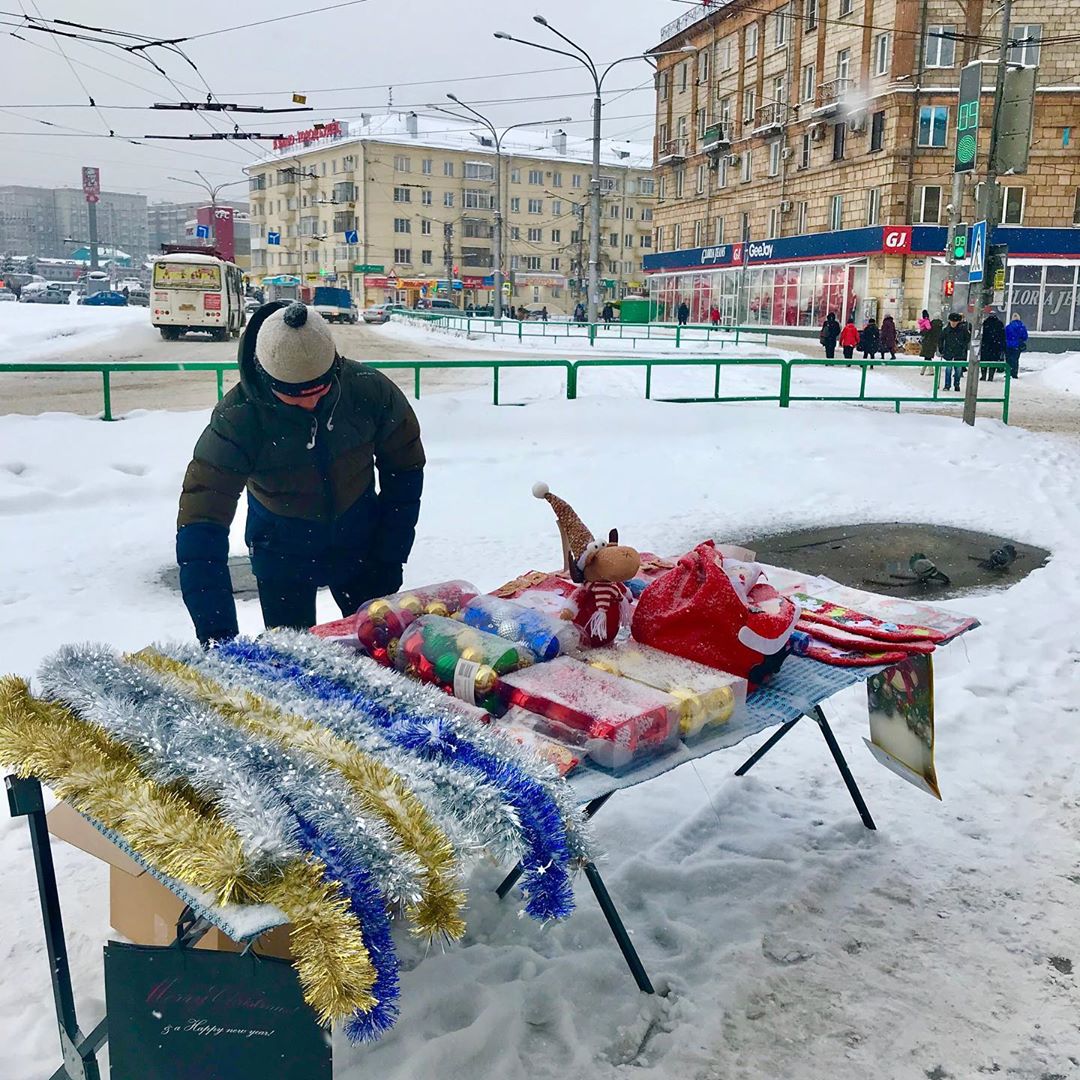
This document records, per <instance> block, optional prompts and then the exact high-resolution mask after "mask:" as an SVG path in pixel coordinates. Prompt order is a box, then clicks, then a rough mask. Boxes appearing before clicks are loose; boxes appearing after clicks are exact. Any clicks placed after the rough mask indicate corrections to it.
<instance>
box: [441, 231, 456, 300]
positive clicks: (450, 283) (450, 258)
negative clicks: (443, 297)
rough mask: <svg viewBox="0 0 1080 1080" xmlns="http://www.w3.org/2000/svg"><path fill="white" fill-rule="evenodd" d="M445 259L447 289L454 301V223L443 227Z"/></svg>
mask: <svg viewBox="0 0 1080 1080" xmlns="http://www.w3.org/2000/svg"><path fill="white" fill-rule="evenodd" d="M443 258H444V259H445V260H446V288H447V290H448V293H449V299H450V301H451V302H453V299H454V223H453V222H452V221H448V222H446V224H445V225H443Z"/></svg>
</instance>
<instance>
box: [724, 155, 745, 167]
mask: <svg viewBox="0 0 1080 1080" xmlns="http://www.w3.org/2000/svg"><path fill="white" fill-rule="evenodd" d="M727 161H728V164H729V165H730V166H731V167H732V168H734V167H735V166H736V165H738V164H739V162H741V161H742V156H741V155H739V154H728V159H727Z"/></svg>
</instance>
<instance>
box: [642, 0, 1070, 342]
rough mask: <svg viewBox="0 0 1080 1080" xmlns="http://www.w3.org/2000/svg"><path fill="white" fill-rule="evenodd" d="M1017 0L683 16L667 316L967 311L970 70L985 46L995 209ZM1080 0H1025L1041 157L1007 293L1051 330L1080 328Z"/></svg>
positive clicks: (874, 0) (1005, 231) (666, 122)
mask: <svg viewBox="0 0 1080 1080" xmlns="http://www.w3.org/2000/svg"><path fill="white" fill-rule="evenodd" d="M999 19H1000V9H999V8H995V6H994V5H992V4H991V3H989V2H988V0H969V2H968V3H966V4H961V3H959V2H958V0H786V2H780V0H764V2H760V0H755V2H753V3H751V2H750V0H728V2H721V0H706V3H705V4H703V5H699V6H695V7H694V8H692V9H690V10H689V11H687V12H685V13H684V14H683V15H682V16H680V17H679V18H678V19H676V20H675V21H674V22H672V23H670V24H668V26H666V27H664V28H663V30H662V31H661V34H660V39H661V40H660V42H659V44H658V45H657V51H668V50H672V49H680V48H683V47H685V46H687V45H690V46H693V48H694V49H695V50H696V51H695V52H694V53H693V54H688V55H687V57H686V58H685V59H684V58H681V57H678V56H658V58H657V59H658V62H659V65H660V71H659V74H658V81H657V101H656V109H657V135H656V147H655V150H656V165H657V170H656V177H657V196H658V202H657V211H656V229H655V237H654V246H655V251H654V253H652V254H651V255H650V256H649V257H648V258H647V259H646V269H647V272H648V276H649V279H650V293H651V295H652V296H653V298H654V299H655V301H656V304H657V311H658V315H659V316H660V317H665V316H668V315H670V313H671V310H672V309H673V307H676V306H677V305H678V303H680V302H681V300H683V299H685V300H687V301H688V302H689V303H690V304H691V306H692V308H693V309H694V317H695V318H699V317H702V316H703V315H704V314H706V313H707V312H708V310H709V309H710V308H711V307H712V306H713V305H714V304H715V305H716V306H719V307H720V308H721V310H722V311H723V313H724V318H725V320H729V319H730V320H732V321H735V320H739V321H746V322H750V323H760V324H764V325H771V326H789V327H803V328H806V329H807V330H813V328H815V327H817V326H819V325H820V324H821V322H822V321H823V319H824V316H825V315H826V314H827V312H828V311H830V310H833V311H836V313H837V314H838V315H841V314H850V315H854V316H855V317H856V318H857V319H858V320H860V321H861V320H862V319H863V318H864V317H865V316H867V315H869V314H873V315H875V316H877V317H878V318H880V317H881V316H883V315H885V314H892V315H893V316H894V317H896V318H897V320H898V322H900V321H902V322H903V323H905V324H908V325H910V324H912V323H913V322H914V320H915V318H917V316H918V314H919V312H920V311H921V310H922V309H923V308H924V307H925V308H928V309H930V310H931V311H932V312H933V313H934V314H937V313H938V312H940V311H941V310H942V309H943V307H953V306H956V307H960V308H963V306H964V304H965V303H966V285H965V284H964V283H965V282H966V269H962V270H961V272H960V273H959V275H958V279H959V282H960V284H958V285H957V288H956V294H955V296H951V297H950V296H946V295H945V292H946V287H945V282H946V278H947V276H948V273H947V267H946V259H945V246H946V240H947V225H948V223H949V219H950V206H951V201H952V199H951V191H952V179H953V160H954V145H955V129H956V121H957V115H956V113H957V94H958V89H959V80H960V71H961V68H962V67H963V66H964V65H965V64H967V63H969V62H970V61H973V60H984V61H988V62H989V66H987V67H986V68H984V69H983V78H982V84H983V92H982V97H981V102H980V109H979V113H980V116H979V120H980V131H979V156H978V160H977V164H976V172H975V173H973V174H969V176H970V180H969V182H968V183H967V184H966V185H965V187H964V190H963V191H962V194H961V201H960V204H959V207H960V210H959V220H960V221H962V222H964V223H967V224H971V223H972V222H973V221H974V220H976V189H975V185H976V183H977V181H978V179H979V175H980V172H981V170H982V169H984V168H985V162H986V156H987V151H988V147H989V127H990V121H991V116H992V105H993V86H994V76H995V69H994V66H993V65H994V62H995V61H996V58H997V55H998V47H997V44H996V43H997V42H999V41H1000V35H1001V29H1000V22H999ZM1078 19H1080V2H1078V0H1062V2H1061V3H1058V4H1053V5H1050V4H1043V3H1035V2H1034V0H1017V2H1016V3H1015V4H1014V5H1013V8H1012V23H1011V28H1010V37H1011V39H1012V40H1013V41H1014V43H1015V44H1014V47H1013V48H1012V49H1011V50H1010V53H1009V60H1010V63H1012V64H1014V65H1023V66H1034V67H1036V69H1037V72H1036V93H1035V120H1034V128H1033V135H1032V143H1031V155H1030V164H1029V168H1028V171H1027V173H1026V174H1025V175H1012V176H1007V177H1004V178H1003V179H1002V181H1001V182H1002V185H1003V187H1004V195H1003V207H1002V225H1001V227H1000V228H999V230H998V232H997V234H996V235H995V238H994V239H995V241H996V242H999V243H1006V244H1008V246H1009V270H1008V281H1007V288H1006V290H1005V293H1004V295H1002V296H1000V297H999V300H1000V303H1001V306H1003V307H1005V308H1007V309H1008V310H1009V311H1010V312H1016V313H1019V314H1020V315H1021V316H1022V317H1023V318H1024V320H1025V322H1026V323H1027V325H1028V327H1029V329H1030V330H1032V331H1033V332H1034V333H1035V334H1041V335H1044V336H1046V338H1047V345H1049V346H1050V347H1053V345H1054V344H1055V343H1056V344H1057V345H1059V346H1061V345H1062V344H1063V343H1064V344H1068V342H1069V341H1070V340H1071V341H1072V343H1073V347H1075V341H1076V338H1077V336H1080V300H1078V285H1080V282H1078V279H1077V275H1078V271H1080V143H1078V136H1080V131H1078V127H1080V50H1078V49H1077V46H1076V44H1075V43H1072V44H1070V43H1068V42H1067V41H1059V40H1058V39H1059V38H1062V37H1064V36H1067V35H1069V34H1071V33H1073V27H1075V26H1076V24H1077V21H1078Z"/></svg>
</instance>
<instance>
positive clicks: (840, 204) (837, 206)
mask: <svg viewBox="0 0 1080 1080" xmlns="http://www.w3.org/2000/svg"><path fill="white" fill-rule="evenodd" d="M843 224H844V196H843V195H834V196H833V197H832V201H831V202H830V204H829V228H830V229H832V230H833V231H836V230H837V229H840V228H843Z"/></svg>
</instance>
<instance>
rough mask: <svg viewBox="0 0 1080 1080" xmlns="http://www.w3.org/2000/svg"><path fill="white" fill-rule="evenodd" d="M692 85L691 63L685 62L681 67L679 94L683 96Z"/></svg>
mask: <svg viewBox="0 0 1080 1080" xmlns="http://www.w3.org/2000/svg"><path fill="white" fill-rule="evenodd" d="M689 85H690V61H689V60H684V61H683V62H682V63H681V64H680V65H679V93H680V94H682V93H684V92H685V91H686V88H687V87H688V86H689Z"/></svg>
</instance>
